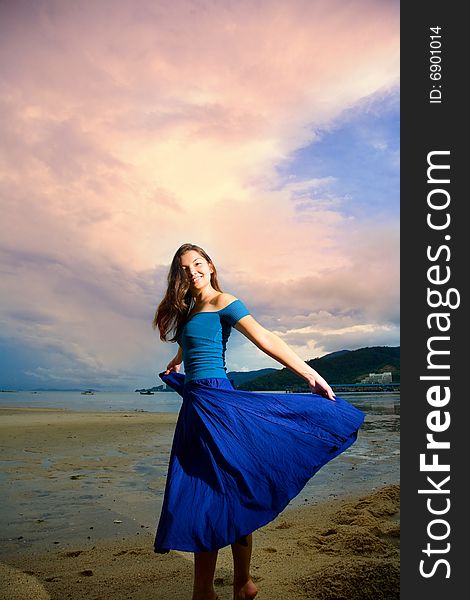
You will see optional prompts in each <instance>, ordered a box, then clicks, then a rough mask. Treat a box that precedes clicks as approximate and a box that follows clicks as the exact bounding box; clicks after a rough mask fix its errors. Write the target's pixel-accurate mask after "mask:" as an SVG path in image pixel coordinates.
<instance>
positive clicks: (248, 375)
mask: <svg viewBox="0 0 470 600" xmlns="http://www.w3.org/2000/svg"><path fill="white" fill-rule="evenodd" d="M277 371H278V369H270V368H267V369H258V370H257V371H230V372H229V373H227V377H228V378H229V379H232V380H233V382H234V383H235V385H236V386H237V387H238V386H239V385H241V384H244V383H247V382H248V381H251V380H252V379H256V378H258V377H262V376H263V375H269V374H271V373H276V372H277Z"/></svg>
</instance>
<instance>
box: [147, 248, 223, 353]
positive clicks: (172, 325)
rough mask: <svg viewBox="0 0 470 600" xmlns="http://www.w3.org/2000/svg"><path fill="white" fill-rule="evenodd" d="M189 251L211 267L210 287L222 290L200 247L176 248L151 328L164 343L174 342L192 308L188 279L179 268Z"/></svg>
mask: <svg viewBox="0 0 470 600" xmlns="http://www.w3.org/2000/svg"><path fill="white" fill-rule="evenodd" d="M189 250H195V251H196V252H198V253H199V254H200V255H201V256H202V257H203V258H205V259H206V260H207V262H208V263H209V264H210V265H211V267H212V269H213V272H212V274H211V285H212V287H213V288H214V289H215V290H217V291H218V292H222V291H223V290H222V289H221V288H220V286H219V282H218V281H217V271H216V268H215V265H214V263H213V262H212V260H211V259H210V257H209V255H208V254H207V252H205V250H203V249H202V248H201V247H200V246H196V245H195V244H183V245H182V246H180V247H179V248H178V250H177V251H176V253H175V255H174V256H173V260H172V261H171V265H170V271H169V273H168V287H167V290H166V293H165V296H164V297H163V300H162V301H161V302H160V304H159V305H158V307H157V310H156V312H155V317H154V319H153V323H152V327H153V328H154V329H158V330H159V332H160V339H161V340H162V341H164V342H175V341H176V337H177V335H178V333H179V332H180V329H181V327H182V325H183V323H184V321H185V320H186V318H187V316H188V314H189V311H190V310H191V308H192V302H193V298H192V295H191V292H190V289H189V288H190V281H189V277H188V276H187V275H186V273H185V272H184V270H183V267H182V266H181V257H182V256H183V254H185V253H186V252H189Z"/></svg>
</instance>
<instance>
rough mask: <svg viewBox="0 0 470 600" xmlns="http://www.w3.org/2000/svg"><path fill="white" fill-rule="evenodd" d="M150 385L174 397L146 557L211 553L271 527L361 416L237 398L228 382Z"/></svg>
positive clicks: (305, 398) (312, 398)
mask: <svg viewBox="0 0 470 600" xmlns="http://www.w3.org/2000/svg"><path fill="white" fill-rule="evenodd" d="M160 378H161V379H162V380H163V381H164V382H165V383H166V384H168V385H169V386H170V387H171V388H173V389H174V390H175V391H176V392H178V393H179V394H181V396H182V397H183V404H182V406H181V409H180V412H179V415H178V420H177V423H176V428H175V433H174V438H173V445H172V449H171V454H170V462H169V467H168V475H167V480H166V487H165V495H164V499H163V506H162V511H161V515H160V520H159V522H158V526H157V533H156V538H155V546H154V549H155V552H158V553H162V554H164V553H166V552H168V551H169V550H170V549H173V550H183V551H187V552H200V551H209V550H217V549H219V548H223V547H225V546H228V545H229V544H233V543H236V542H238V543H242V544H244V543H245V544H246V536H247V535H249V534H250V533H251V532H253V531H254V530H256V529H258V528H259V527H262V526H263V525H266V524H267V523H269V522H270V521H272V520H273V519H274V518H275V517H276V516H277V515H278V514H279V513H280V512H281V511H282V510H283V509H284V508H285V507H286V506H287V505H288V503H289V502H290V501H291V500H292V498H294V497H295V496H297V494H299V492H300V491H301V490H302V488H303V487H304V486H305V484H306V483H307V481H308V480H309V479H310V478H311V477H312V476H313V475H314V474H315V473H316V472H317V471H318V470H319V469H320V468H321V467H322V466H323V465H325V464H326V463H327V462H329V461H330V460H331V459H332V458H334V457H335V456H338V454H340V453H341V452H343V451H344V450H346V449H347V448H348V447H349V446H350V445H351V444H352V443H353V442H354V441H355V440H356V437H357V431H358V429H359V427H360V426H361V424H362V422H363V420H364V414H363V413H362V412H361V411H360V410H358V409H357V408H355V407H354V406H352V405H351V404H349V403H348V402H346V401H345V400H343V399H341V398H336V401H332V400H329V399H327V398H324V397H322V396H319V395H317V394H310V395H309V394H288V393H263V392H245V391H242V390H236V389H235V388H234V387H233V385H232V384H231V382H230V381H229V379H226V378H214V379H198V380H195V381H189V382H187V383H185V381H184V375H183V374H181V373H170V374H169V375H164V374H163V373H161V374H160Z"/></svg>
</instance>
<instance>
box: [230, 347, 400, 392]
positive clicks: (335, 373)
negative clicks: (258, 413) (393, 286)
mask: <svg viewBox="0 0 470 600" xmlns="http://www.w3.org/2000/svg"><path fill="white" fill-rule="evenodd" d="M306 362H307V364H308V365H310V366H311V367H312V368H313V369H315V371H318V373H320V375H321V376H322V377H324V378H325V379H326V380H327V381H328V383H329V384H330V385H333V386H334V385H335V384H336V385H339V384H348V383H359V382H360V380H361V379H363V378H364V377H366V376H367V375H368V374H369V373H383V372H387V371H391V373H392V379H393V381H394V382H396V383H398V382H399V381H400V346H372V347H370V348H359V349H358V350H340V351H339V352H332V353H331V354H326V355H325V356H322V357H321V358H313V359H311V360H308V361H306ZM244 375H246V373H244ZM232 379H234V378H233V377H232ZM234 381H235V383H236V387H237V388H238V389H241V390H248V391H267V390H293V391H308V385H307V383H306V382H305V381H304V380H303V379H302V378H301V377H299V376H298V375H295V374H294V373H292V371H290V370H289V369H287V368H283V369H274V370H273V371H272V372H271V373H267V374H264V375H261V376H258V377H255V378H253V379H250V380H246V381H244V382H240V383H237V381H236V379H234Z"/></svg>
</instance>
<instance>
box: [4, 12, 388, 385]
mask: <svg viewBox="0 0 470 600" xmlns="http://www.w3.org/2000/svg"><path fill="white" fill-rule="evenodd" d="M0 11H1V15H0V16H1V18H0V23H1V24H0V29H1V39H2V54H3V56H5V57H6V58H7V60H5V61H4V65H3V66H2V71H3V73H2V80H1V83H0V107H1V110H2V114H3V116H4V119H2V124H1V125H0V128H1V130H0V137H1V139H2V146H3V151H2V153H1V154H0V176H1V181H2V183H1V184H0V200H1V203H2V219H3V221H4V223H5V225H4V229H3V231H2V241H1V247H2V255H1V258H0V259H1V262H0V268H1V269H2V283H1V285H2V294H3V299H4V314H3V316H2V319H3V323H4V331H5V332H8V335H11V336H12V338H11V339H16V340H17V341H18V343H19V344H20V345H21V344H22V343H23V342H24V343H25V344H26V343H29V342H30V341H31V340H34V344H33V346H34V347H35V348H37V349H38V352H37V355H36V361H37V362H36V365H34V364H33V365H32V366H31V367H30V368H28V369H27V371H28V373H29V374H30V376H31V377H33V376H39V375H40V376H41V377H43V378H47V377H48V376H49V375H50V377H51V378H52V379H53V378H56V377H59V378H60V377H63V378H64V381H65V380H66V379H67V378H69V379H70V380H72V379H73V380H74V381H75V380H76V378H77V377H78V378H80V377H85V375H86V374H87V373H88V374H89V375H90V376H91V374H92V373H93V372H95V373H96V376H97V377H103V378H104V379H106V380H107V381H112V380H114V381H118V380H120V378H121V377H122V378H123V381H124V380H125V381H127V379H126V378H127V377H128V376H129V375H128V374H129V373H130V372H132V369H135V372H139V373H143V372H145V370H146V369H153V368H154V367H153V365H154V363H153V362H152V361H157V362H161V363H163V362H165V361H167V358H168V355H169V354H170V353H171V351H172V348H171V347H169V346H165V345H157V344H155V335H154V334H153V332H151V330H150V329H149V328H148V327H149V321H151V318H152V315H153V310H154V309H155V306H156V304H157V303H158V301H159V298H160V297H161V295H162V293H163V285H164V278H165V275H166V270H167V268H168V265H169V262H170V260H171V257H172V255H173V253H174V251H175V250H176V249H177V248H178V246H179V245H180V244H181V243H183V242H186V241H193V242H195V243H199V244H200V245H202V246H203V247H206V248H207V250H208V251H209V253H210V254H211V255H214V257H215V259H216V260H217V265H218V266H219V265H220V272H221V279H222V280H223V283H224V286H226V288H227V291H231V292H232V293H234V294H236V295H238V296H240V297H242V296H243V297H244V298H247V300H248V301H249V302H250V305H251V306H253V310H254V311H256V314H257V315H259V318H260V319H261V320H263V322H266V323H267V325H270V326H271V325H272V326H276V329H279V330H280V331H281V332H284V333H285V334H286V332H287V331H289V330H291V329H292V330H296V327H295V323H296V321H297V322H298V321H299V319H300V320H301V319H302V318H303V317H305V318H313V320H314V321H315V317H309V315H316V314H320V313H321V311H325V314H329V315H331V319H332V320H333V321H334V320H335V319H337V322H336V324H335V323H334V322H332V323H330V324H329V327H330V328H329V329H328V331H327V330H325V331H324V332H318V336H320V337H318V341H317V342H316V343H317V347H318V348H322V349H324V350H328V349H329V348H330V345H331V344H333V345H334V344H336V340H337V339H338V337H339V338H340V339H343V340H344V342H345V343H346V342H348V343H353V341H354V340H356V341H357V343H358V344H360V343H361V342H360V340H361V339H363V340H365V339H368V338H367V335H369V333H367V332H366V331H365V330H357V329H356V330H353V329H351V332H353V331H355V332H356V333H354V335H353V334H352V333H351V336H350V337H348V335H349V334H347V332H346V331H343V333H338V332H340V331H341V322H342V319H343V318H344V315H350V319H351V324H350V327H354V319H356V325H358V326H364V327H366V326H368V324H369V325H370V327H375V329H374V331H375V332H376V338H377V339H379V338H380V335H381V334H380V332H382V334H383V339H389V334H388V333H387V332H388V330H387V327H389V323H394V324H396V321H397V295H398V292H397V285H398V276H397V221H396V220H392V219H390V214H389V213H387V212H386V211H385V212H380V210H376V209H375V208H374V209H373V210H372V209H371V211H369V212H370V214H367V213H368V211H367V210H365V209H364V208H363V206H364V205H362V209H361V211H356V209H355V207H359V206H360V204H361V195H360V189H359V188H360V182H359V183H357V182H356V183H357V186H356V187H355V188H351V189H349V188H348V186H347V185H346V183H345V181H346V180H347V178H345V175H344V165H345V164H346V163H347V162H348V159H349V157H348V154H347V153H348V144H347V143H346V144H345V145H344V147H341V145H338V146H337V149H336V148H335V149H334V152H335V153H336V155H337V162H336V163H335V164H333V163H330V164H329V165H328V168H325V164H324V163H322V160H321V159H319V158H316V159H315V164H317V166H318V172H317V173H315V174H312V173H310V174H308V173H301V172H300V171H297V167H298V164H297V163H296V162H295V161H294V160H292V159H293V157H294V156H295V154H296V153H297V152H299V150H301V149H302V148H310V147H312V148H315V147H316V146H315V145H316V144H317V145H318V144H321V143H322V141H324V140H325V138H326V137H327V136H328V132H331V131H332V130H334V129H335V128H336V130H338V128H339V129H341V126H342V125H344V124H345V123H353V124H356V125H357V128H356V131H359V129H358V128H359V126H360V125H361V124H364V123H365V121H363V117H364V115H365V114H369V115H370V114H373V115H374V117H375V118H376V122H377V123H379V122H382V121H381V119H382V120H383V119H384V117H383V115H384V114H388V113H387V111H388V112H390V107H391V106H393V102H394V101H396V97H397V95H396V93H395V94H393V93H390V90H396V88H397V81H398V73H399V44H398V41H399V28H398V18H399V14H398V4H397V3H395V2H376V1H372V0H357V1H355V2H348V3H345V2H341V1H339V0H338V1H337V2H327V1H326V0H316V1H314V2H311V1H306V0H295V1H293V2H289V3H286V2H280V1H279V2H277V1H274V2H273V1H271V0H269V1H268V0H265V1H261V2H257V3H252V2H248V1H246V2H245V1H242V2H236V3H233V2H228V1H227V2H217V3H210V2H199V1H196V0H194V1H190V0H179V1H176V2H172V3H168V2H163V1H161V2H160V1H157V2H153V1H150V0H148V1H147V0H143V1H141V2H138V3H135V2H131V1H130V0H127V1H126V0H119V1H111V0H103V1H102V2H98V3H90V2H63V3H59V4H57V3H55V2H52V1H49V0H37V1H34V2H33V1H28V0H19V1H18V2H14V3H13V2H12V3H2V4H1V7H0ZM393 98H395V100H394V99H393ZM373 131H374V132H375V133H373V132H372V130H371V128H370V127H366V126H365V125H364V127H363V130H362V133H363V135H362V137H361V136H358V137H357V138H356V143H357V145H358V146H359V145H360V144H361V145H362V146H368V147H369V148H370V151H373V152H376V153H378V154H380V156H381V161H383V163H384V164H385V163H387V164H388V162H390V164H391V167H390V168H395V169H396V168H397V167H396V164H397V155H396V152H395V146H394V144H393V143H392V142H393V140H390V135H389V133H390V127H389V126H387V127H385V125H384V128H382V129H380V127H378V126H376V127H374V130H373ZM345 141H346V142H349V138H347V139H346V138H345ZM317 147H319V146H317ZM356 147H357V146H356ZM342 159H343V160H342ZM393 161H395V162H393ZM341 163H342V164H341ZM371 164H372V165H373V168H374V169H375V168H378V167H377V166H376V165H377V163H371ZM280 165H284V166H285V167H286V170H285V171H284V172H282V173H281V171H280ZM342 166H343V168H342ZM330 167H331V168H330ZM369 170H370V168H369ZM364 177H365V175H364ZM371 177H373V175H371ZM384 177H385V175H384V174H382V173H381V174H380V176H376V177H375V180H376V186H377V198H379V197H380V196H381V190H380V187H381V186H382V187H385V184H384V182H385V179H383V178H384ZM364 196H366V192H365V190H364ZM370 198H371V194H369V196H367V198H366V200H367V202H370V201H371V200H370ZM397 201H398V200H397ZM364 202H366V201H365V200H364ZM379 204H380V203H379V200H377V206H379ZM370 206H371V207H372V204H371V205H370ZM374 206H375V205H374ZM379 208H380V207H379ZM359 213H360V214H359ZM279 319H280V321H279ZM297 325H298V323H297ZM310 325H312V323H311V324H310ZM305 326H306V327H308V324H306V325H305ZM318 326H320V325H318ZM394 326H396V325H394ZM381 328H382V329H381ZM332 331H336V333H332ZM348 331H349V330H348ZM361 331H362V334H361V333H360V332H361ZM328 332H329V333H328ZM366 334H367V335H366ZM286 335H287V334H286ZM292 335H294V334H292ZM299 335H300V334H299ZM361 335H363V337H362V338H361ZM354 336H356V337H354ZM292 339H293V340H294V341H295V340H297V341H296V342H295V343H296V344H298V347H299V349H300V351H301V352H304V353H305V352H308V351H310V350H309V346H308V343H309V342H308V341H305V339H304V338H302V339H301V338H300V337H297V338H295V339H294V338H292ZM302 340H304V341H302ZM242 341H243V340H239V339H236V338H235V341H234V349H235V351H236V352H235V354H234V359H235V362H236V364H240V365H241V366H242V367H243V368H246V363H245V362H244V359H243V358H242V354H241V353H242V350H243V351H244V352H245V356H253V355H252V354H250V352H251V350H250V352H248V351H247V349H246V347H245V345H244V344H243V343H242ZM54 344H55V345H54ZM56 347H59V348H62V349H65V348H68V349H69V352H71V354H67V353H64V352H63V350H61V351H56V350H55V349H54V348H56ZM238 348H239V349H240V354H237V352H238V350H237V349H238ZM61 354H62V356H63V357H64V358H63V361H65V362H61V361H60V360H59V358H58V357H59V356H60V355H61ZM54 357H55V358H54ZM150 357H151V358H150ZM256 360H258V359H256ZM18 364H19V363H18ZM74 368H75V369H76V373H77V374H81V375H76V377H75V376H74V375H73V374H72V371H73V369H74ZM18 369H19V370H21V366H18ZM34 374H35V375H34ZM48 374H49V375H48ZM74 377H75V379H74Z"/></svg>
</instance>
